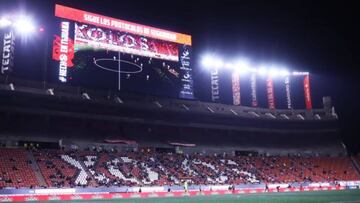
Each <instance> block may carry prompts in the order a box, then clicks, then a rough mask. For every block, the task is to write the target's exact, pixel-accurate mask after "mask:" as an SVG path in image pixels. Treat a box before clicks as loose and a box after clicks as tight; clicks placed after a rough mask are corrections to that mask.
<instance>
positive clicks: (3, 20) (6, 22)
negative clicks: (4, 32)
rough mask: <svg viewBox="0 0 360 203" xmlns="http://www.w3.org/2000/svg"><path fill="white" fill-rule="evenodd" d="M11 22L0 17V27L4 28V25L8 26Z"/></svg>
mask: <svg viewBox="0 0 360 203" xmlns="http://www.w3.org/2000/svg"><path fill="white" fill-rule="evenodd" d="M11 24H12V23H11V21H10V20H9V19H7V18H4V17H3V18H0V28H4V27H8V26H10V25H11Z"/></svg>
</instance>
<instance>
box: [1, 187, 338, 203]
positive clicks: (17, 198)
mask: <svg viewBox="0 0 360 203" xmlns="http://www.w3.org/2000/svg"><path fill="white" fill-rule="evenodd" d="M344 189H345V187H343V186H328V187H304V188H280V189H279V192H301V191H330V190H344ZM264 192H266V191H265V189H264V188H247V189H240V190H233V191H231V190H217V191H211V190H206V191H198V190H197V191H194V190H193V191H189V192H187V193H185V192H180V191H177V192H142V193H134V192H132V193H79V194H26V195H0V202H25V201H51V200H62V201H66V200H98V199H129V198H154V197H182V196H200V195H225V194H250V193H264ZM267 192H278V191H277V189H275V188H269V190H268V191H267Z"/></svg>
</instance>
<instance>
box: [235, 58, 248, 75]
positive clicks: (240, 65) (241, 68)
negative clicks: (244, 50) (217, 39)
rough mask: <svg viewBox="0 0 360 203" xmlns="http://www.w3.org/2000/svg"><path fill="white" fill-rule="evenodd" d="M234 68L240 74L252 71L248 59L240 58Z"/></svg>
mask: <svg viewBox="0 0 360 203" xmlns="http://www.w3.org/2000/svg"><path fill="white" fill-rule="evenodd" d="M234 70H235V72H236V73H239V74H244V73H247V72H248V71H250V66H249V62H248V61H247V60H239V61H238V62H237V63H236V65H235V67H234Z"/></svg>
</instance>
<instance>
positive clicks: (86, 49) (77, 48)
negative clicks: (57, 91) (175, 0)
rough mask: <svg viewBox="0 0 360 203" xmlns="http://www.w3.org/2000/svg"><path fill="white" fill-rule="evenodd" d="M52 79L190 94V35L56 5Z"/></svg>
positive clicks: (181, 95) (82, 83) (124, 88)
mask: <svg viewBox="0 0 360 203" xmlns="http://www.w3.org/2000/svg"><path fill="white" fill-rule="evenodd" d="M55 15H56V16H57V17H59V18H60V19H59V25H60V28H59V33H56V34H55V36H54V41H53V54H52V58H53V61H54V67H55V68H56V69H57V71H56V80H57V81H59V82H60V83H65V84H69V85H76V86H84V87H94V88H102V89H111V90H119V91H135V92H143V93H147V94H155V95H163V96H170V97H178V98H185V99H193V98H194V94H193V78H192V67H191V36H189V35H185V34H181V33H175V32H171V31H167V30H162V29H158V28H153V27H150V26H145V25H140V24H135V23H131V22H127V21H123V20H119V19H114V18H110V17H106V16H101V15H98V14H94V13H90V12H86V11H82V10H78V9H73V8H69V7H65V6H61V5H56V9H55Z"/></svg>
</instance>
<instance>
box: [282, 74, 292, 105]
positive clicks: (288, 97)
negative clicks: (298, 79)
mask: <svg viewBox="0 0 360 203" xmlns="http://www.w3.org/2000/svg"><path fill="white" fill-rule="evenodd" d="M284 82H285V91H286V104H287V108H288V109H292V102H291V91H290V76H286V77H285V81H284Z"/></svg>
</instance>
